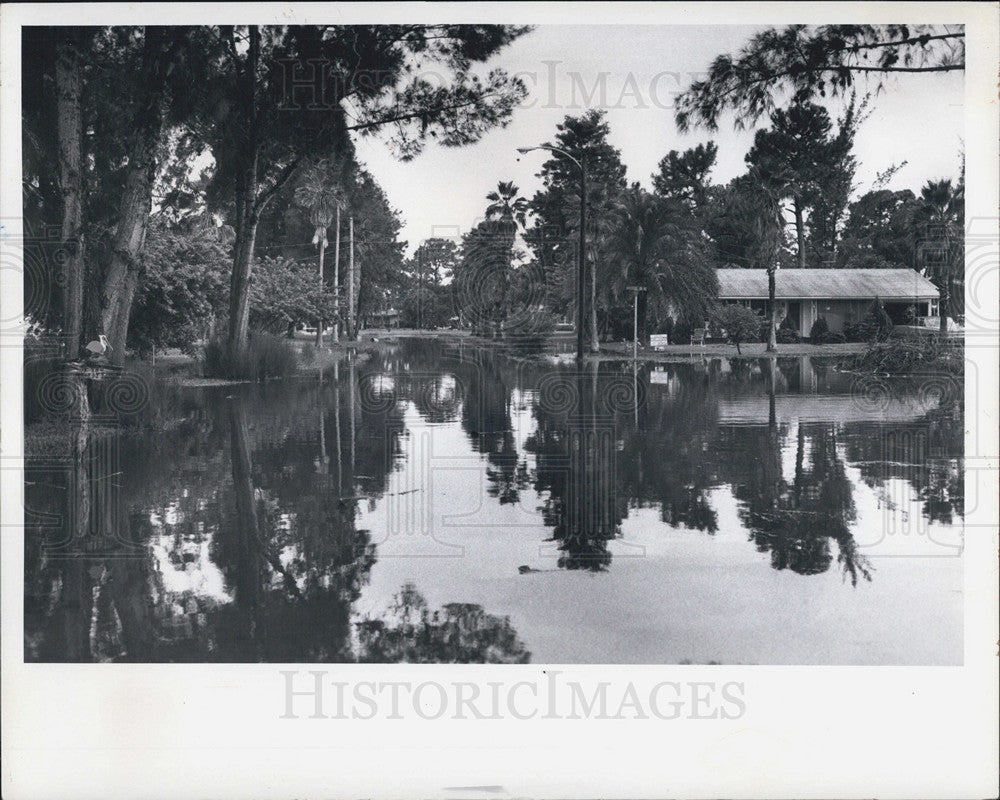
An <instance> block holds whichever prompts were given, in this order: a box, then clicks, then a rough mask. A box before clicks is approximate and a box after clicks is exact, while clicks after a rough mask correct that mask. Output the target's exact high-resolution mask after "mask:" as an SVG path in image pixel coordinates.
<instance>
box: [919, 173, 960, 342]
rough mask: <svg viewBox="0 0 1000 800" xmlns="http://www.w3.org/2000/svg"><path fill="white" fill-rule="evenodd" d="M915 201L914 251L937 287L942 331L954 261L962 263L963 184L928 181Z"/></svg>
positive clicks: (953, 272)
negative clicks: (939, 298) (915, 237)
mask: <svg viewBox="0 0 1000 800" xmlns="http://www.w3.org/2000/svg"><path fill="white" fill-rule="evenodd" d="M917 202H918V204H919V207H918V209H917V212H916V222H917V226H916V231H917V235H918V236H919V237H920V241H918V243H917V245H918V247H917V253H918V257H919V259H920V261H921V262H923V263H921V267H922V269H923V271H924V273H925V274H927V277H929V278H931V279H932V280H933V281H934V282H935V283H936V284H937V285H938V289H940V291H941V302H940V306H941V308H940V312H939V315H940V330H941V332H942V333H944V332H945V331H947V330H948V312H949V311H950V310H951V298H952V294H953V292H952V284H953V283H954V277H955V265H956V263H958V264H960V263H962V258H963V255H964V253H963V248H962V243H963V235H964V219H965V185H964V183H962V182H959V184H958V185H957V186H952V183H951V181H950V180H948V179H947V178H945V179H942V180H939V181H928V182H927V184H926V185H925V186H924V187H923V188H922V189H921V190H920V200H918V201H917ZM928 273H930V274H928Z"/></svg>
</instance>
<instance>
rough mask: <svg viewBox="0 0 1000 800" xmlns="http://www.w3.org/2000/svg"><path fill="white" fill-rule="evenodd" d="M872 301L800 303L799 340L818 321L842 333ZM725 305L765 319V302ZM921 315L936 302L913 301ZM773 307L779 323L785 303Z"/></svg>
mask: <svg viewBox="0 0 1000 800" xmlns="http://www.w3.org/2000/svg"><path fill="white" fill-rule="evenodd" d="M874 299H875V298H874V297H872V298H863V299H860V300H802V301H801V302H800V310H799V320H798V321H799V333H800V334H801V335H802V336H809V331H811V330H812V326H813V323H814V322H815V321H816V320H817V319H818V318H819V317H826V324H827V326H828V327H829V328H830V330H831V331H833V332H835V333H843V332H844V326H845V325H848V324H850V323H856V322H860V321H861V319H862V318H863V317H864V316H865V314H867V313H868V309H869V308H870V307H871V304H872V301H873V300H874ZM722 302H724V303H740V304H741V305H745V306H749V307H750V308H752V309H753V310H754V311H757V312H758V313H760V314H761V315H764V313H765V308H766V306H767V301H766V300H723V301H722ZM914 305H916V306H917V310H918V313H919V314H920V315H927V314H933V313H934V306H935V305H936V302H932V301H927V300H917V301H914ZM775 307H776V311H777V318H778V321H779V323H780V321H781V320H783V319H784V318H785V315H786V314H787V313H788V301H786V300H776V301H775Z"/></svg>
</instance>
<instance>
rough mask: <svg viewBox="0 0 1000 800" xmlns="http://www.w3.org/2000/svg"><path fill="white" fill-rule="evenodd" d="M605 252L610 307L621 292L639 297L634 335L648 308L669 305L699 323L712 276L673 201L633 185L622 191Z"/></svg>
mask: <svg viewBox="0 0 1000 800" xmlns="http://www.w3.org/2000/svg"><path fill="white" fill-rule="evenodd" d="M609 217H610V225H609V226H608V230H607V233H606V238H605V248H604V249H605V251H606V253H607V256H608V258H609V263H612V264H614V265H615V268H614V270H612V271H610V274H608V275H606V276H605V280H604V283H605V287H606V290H607V291H608V292H609V295H610V298H609V300H610V303H609V305H610V306H611V307H615V306H617V305H619V303H621V302H623V301H624V300H625V299H626V297H627V295H626V287H627V286H629V285H636V286H643V287H645V288H646V291H645V292H640V293H639V298H638V317H639V324H638V328H639V336H640V338H641V339H643V341H645V340H646V338H647V336H646V334H647V317H648V303H649V301H650V300H652V301H653V302H655V303H657V304H659V305H660V306H667V305H669V306H671V307H672V308H674V309H675V310H677V311H679V312H680V314H681V316H682V317H683V318H684V319H686V320H689V321H694V320H698V319H701V318H703V317H704V316H705V314H706V312H707V311H708V308H709V305H710V303H711V301H712V298H713V297H714V295H715V294H716V293H717V291H718V285H717V283H716V277H715V271H714V270H713V269H712V268H711V266H710V264H709V259H708V258H706V257H705V256H704V253H703V252H702V244H701V239H700V236H699V234H698V230H697V229H696V227H695V226H693V225H692V224H690V223H691V221H692V220H691V217H690V215H689V214H687V213H686V210H685V209H684V208H683V207H682V206H681V205H680V204H679V203H678V202H677V201H671V200H666V199H664V198H661V197H658V196H657V195H654V194H651V193H649V192H647V191H645V190H644V189H642V188H641V187H639V186H637V185H636V186H632V187H631V188H630V189H626V190H625V191H624V192H623V193H622V194H621V196H620V198H619V199H618V201H617V203H616V204H615V205H614V206H612V208H611V212H610V214H609Z"/></svg>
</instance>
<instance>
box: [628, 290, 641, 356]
mask: <svg viewBox="0 0 1000 800" xmlns="http://www.w3.org/2000/svg"><path fill="white" fill-rule="evenodd" d="M625 288H626V289H628V290H629V291H630V292H632V360H633V361H635V360H636V359H637V358H639V292H644V291H646V287H645V286H626V287H625Z"/></svg>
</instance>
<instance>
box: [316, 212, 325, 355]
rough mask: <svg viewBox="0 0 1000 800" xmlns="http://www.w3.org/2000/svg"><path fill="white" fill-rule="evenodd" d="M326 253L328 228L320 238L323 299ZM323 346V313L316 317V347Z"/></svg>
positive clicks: (320, 270)
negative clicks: (324, 258)
mask: <svg viewBox="0 0 1000 800" xmlns="http://www.w3.org/2000/svg"><path fill="white" fill-rule="evenodd" d="M325 253H326V230H325V229H324V230H323V238H322V239H320V240H319V292H320V299H321V300H322V294H323V255H324V254H325ZM322 346H323V315H322V314H319V315H318V316H317V317H316V347H322Z"/></svg>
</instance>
